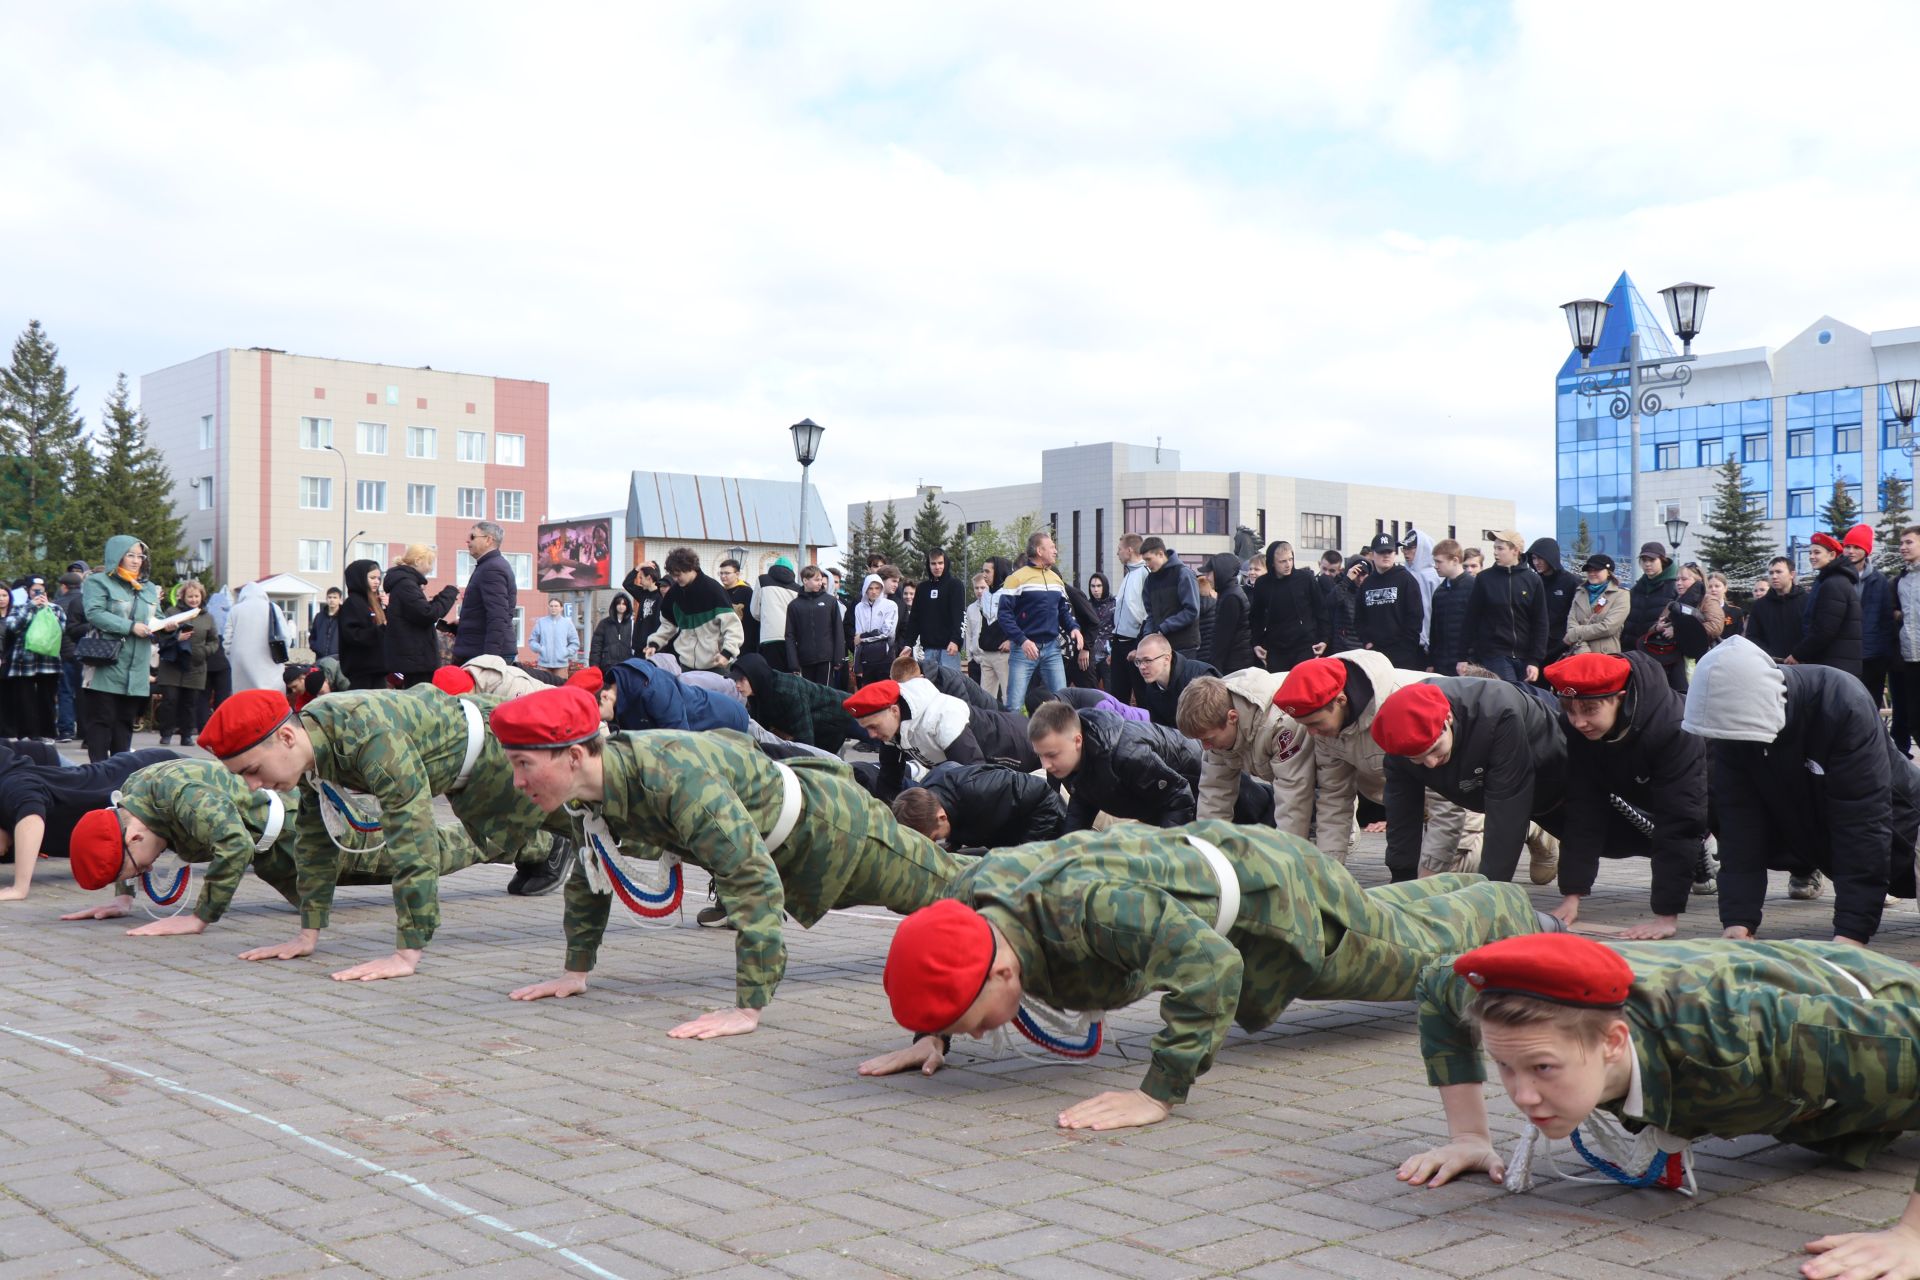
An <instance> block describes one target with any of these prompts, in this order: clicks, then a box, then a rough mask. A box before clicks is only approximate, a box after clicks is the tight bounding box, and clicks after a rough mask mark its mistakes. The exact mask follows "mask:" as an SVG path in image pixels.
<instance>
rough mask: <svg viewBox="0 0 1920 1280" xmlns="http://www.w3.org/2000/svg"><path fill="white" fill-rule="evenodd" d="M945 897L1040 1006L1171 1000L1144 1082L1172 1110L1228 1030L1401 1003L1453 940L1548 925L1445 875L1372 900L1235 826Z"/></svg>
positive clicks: (1043, 855) (1165, 837) (968, 885)
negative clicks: (977, 917) (1231, 872)
mask: <svg viewBox="0 0 1920 1280" xmlns="http://www.w3.org/2000/svg"><path fill="white" fill-rule="evenodd" d="M1189 832H1190V833H1192V834H1193V835H1196V836H1198V837H1199V838H1201V839H1202V840H1205V841H1207V842H1209V843H1210V844H1213V845H1215V846H1216V847H1218V848H1219V849H1220V851H1221V852H1222V853H1224V854H1225V855H1226V857H1227V859H1228V861H1230V862H1231V863H1232V864H1233V866H1234V869H1235V871H1236V873H1237V875H1238V878H1239V881H1240V908H1239V913H1238V915H1237V918H1236V920H1235V922H1234V923H1233V924H1232V925H1231V926H1230V927H1229V928H1228V929H1227V931H1226V935H1225V936H1224V937H1223V936H1221V935H1220V934H1219V933H1217V932H1215V930H1214V928H1213V924H1214V920H1215V915H1216V913H1217V911H1218V909H1219V900H1220V888H1219V884H1218V882H1217V881H1216V880H1215V879H1214V874H1213V870H1212V868H1211V866H1210V865H1209V864H1208V862H1207V861H1206V859H1205V858H1204V857H1202V855H1201V854H1200V853H1199V852H1198V851H1197V850H1195V849H1194V848H1193V847H1192V846H1191V845H1190V844H1188V843H1187V841H1186V838H1185V836H1186V833H1189ZM950 892H951V896H953V897H957V898H959V899H961V900H962V901H964V902H968V903H970V904H972V905H973V906H974V907H975V908H977V909H978V910H979V911H980V912H981V913H982V914H983V915H985V916H986V917H987V919H988V920H989V921H991V922H992V923H993V925H994V926H995V927H996V928H998V929H999V930H1000V932H1001V933H1002V934H1004V935H1005V936H1006V938H1007V942H1008V944H1009V945H1010V946H1011V947H1012V948H1013V950H1014V953H1015V954H1016V955H1017V956H1018V957H1019V959H1020V966H1021V982H1022V985H1023V987H1024V989H1025V991H1026V992H1027V993H1028V994H1030V995H1032V996H1034V997H1035V998H1037V999H1039V1000H1041V1001H1044V1002H1045V1003H1047V1004H1050V1005H1053V1006H1055V1007H1057V1008H1062V1009H1069V1010H1082V1011H1093V1010H1108V1009H1120V1008H1124V1007H1125V1006H1127V1005H1129V1004H1132V1003H1133V1002H1134V1001H1136V1000H1139V999H1141V998H1142V997H1144V996H1145V995H1147V994H1148V993H1149V992H1152V991H1159V992H1163V993H1164V994H1163V995H1162V997H1161V1001H1160V1016H1161V1019H1162V1020H1163V1021H1164V1022H1165V1024H1166V1025H1165V1027H1164V1029H1163V1030H1161V1031H1160V1033H1159V1034H1157V1035H1156V1036H1154V1038H1153V1044H1152V1057H1153V1063H1152V1066H1151V1067H1150V1068H1149V1069H1148V1071H1147V1076H1146V1079H1145V1081H1144V1082H1143V1083H1142V1085H1141V1088H1142V1089H1143V1090H1144V1091H1145V1092H1146V1093H1148V1094H1149V1095H1150V1096H1152V1097H1155V1098H1158V1099H1160V1100H1161V1101H1163V1102H1182V1101H1185V1099H1186V1096H1187V1092H1188V1090H1189V1089H1190V1088H1191V1087H1192V1085H1193V1082H1194V1080H1196V1079H1197V1078H1198V1077H1199V1076H1200V1075H1201V1074H1202V1073H1203V1072H1205V1071H1206V1070H1207V1068H1208V1067H1210V1066H1211V1065H1212V1063H1213V1059H1214V1055H1215V1054H1216V1053H1217V1052H1218V1051H1219V1048H1220V1044H1221V1042H1222V1041H1223V1040H1224V1039H1225V1037H1226V1032H1227V1025H1228V1023H1230V1022H1238V1023H1239V1024H1240V1025H1241V1026H1243V1027H1246V1028H1247V1029H1249V1030H1257V1029H1258V1028H1260V1027H1264V1026H1267V1025H1269V1024H1270V1023H1272V1022H1273V1020H1274V1019H1275V1018H1277V1017H1278V1016H1279V1015H1280V1013H1281V1011H1282V1010H1284V1009H1285V1008H1286V1006H1287V1005H1288V1004H1289V1003H1291V1002H1292V1001H1293V1000H1295V999H1298V998H1300V997H1303V996H1307V997H1315V998H1322V999H1342V1000H1405V999H1407V998H1408V997H1410V996H1411V995H1412V993H1413V985H1414V980H1415V979H1416V978H1417V977H1418V975H1419V973H1420V971H1421V969H1422V968H1423V967H1424V966H1425V965H1427V964H1428V963H1430V962H1431V961H1433V960H1435V959H1437V958H1438V957H1440V956H1443V955H1453V954H1457V953H1458V951H1459V950H1460V949H1461V948H1460V947H1459V945H1458V944H1459V943H1460V942H1462V941H1464V940H1466V939H1469V938H1472V939H1480V940H1488V941H1490V940H1492V939H1493V938H1499V937H1507V936H1510V935H1512V934H1517V933H1531V932H1534V931H1536V930H1537V929H1538V928H1539V923H1538V919H1537V917H1536V916H1535V915H1534V912H1533V908H1532V904H1531V903H1530V902H1529V900H1528V898H1527V894H1526V891H1525V890H1523V889H1521V888H1519V886H1517V885H1509V884H1501V885H1496V884H1487V883H1484V882H1482V881H1481V879H1480V877H1478V876H1460V875H1446V876H1433V877H1429V878H1428V879H1426V880H1422V881H1417V882H1410V883H1409V884H1407V885H1391V886H1387V887H1386V888H1384V889H1381V890H1376V891H1374V892H1372V893H1368V892H1366V891H1364V890H1363V889H1361V887H1360V885H1359V883H1358V882H1356V881H1355V880H1354V879H1353V877H1352V876H1351V875H1349V874H1348V873H1347V870H1346V868H1345V867H1343V866H1341V865H1340V864H1339V863H1338V862H1336V861H1334V860H1333V859H1332V858H1329V857H1327V856H1326V855H1325V854H1323V853H1321V852H1320V851H1319V850H1318V849H1315V848H1314V847H1313V846H1312V845H1310V844H1308V843H1307V842H1306V841H1304V840H1301V839H1299V838H1298V837H1295V836H1290V835H1287V834H1284V833H1282V832H1278V831H1271V830H1264V829H1261V828H1257V827H1248V826H1237V825H1235V824H1233V823H1228V822H1196V823H1194V824H1192V825H1191V826H1187V827H1181V828H1175V829H1173V830H1167V831H1145V830H1141V829H1139V828H1135V827H1125V828H1116V829H1114V830H1111V831H1107V832H1104V833H1095V832H1080V833H1077V834H1075V835H1071V836H1068V837H1066V838H1065V839H1062V840H1056V841H1053V842H1051V843H1047V844H1037V845H1024V846H1021V847H1019V848H1016V849H1007V850H1001V851H998V852H995V853H990V854H988V855H986V856H985V857H983V858H981V859H980V860H979V861H978V862H977V863H975V864H974V865H973V866H972V867H971V868H970V869H968V870H966V871H964V872H963V873H962V874H961V875H960V877H959V879H958V880H956V881H955V882H954V884H953V886H952V889H951V891H950ZM1414 904H1418V905H1417V906H1416V905H1414ZM1475 945H1478V942H1477V941H1476V942H1472V943H1469V944H1468V946H1469V947H1471V946H1475Z"/></svg>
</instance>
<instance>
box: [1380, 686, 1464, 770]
mask: <svg viewBox="0 0 1920 1280" xmlns="http://www.w3.org/2000/svg"><path fill="white" fill-rule="evenodd" d="M1452 714H1453V707H1452V705H1451V704H1450V703H1448V701H1447V695H1446V694H1445V693H1443V692H1441V690H1440V688H1439V686H1438V685H1436V684H1434V683H1433V681H1431V680H1421V681H1418V682H1416V683H1414V684H1410V685H1407V686H1406V687H1405V688H1402V689H1397V690H1395V691H1394V692H1393V693H1391V694H1389V695H1388V696H1387V699H1386V701H1384V702H1382V703H1381V704H1380V709H1379V710H1378V711H1376V712H1374V713H1373V727H1372V728H1371V729H1370V730H1369V732H1370V733H1372V734H1373V740H1374V741H1375V742H1377V743H1379V744H1380V749H1381V750H1382V751H1384V752H1386V753H1387V754H1388V755H1390V756H1423V755H1425V754H1426V753H1427V752H1428V751H1431V750H1432V749H1433V744H1434V743H1436V742H1438V741H1440V735H1441V733H1442V732H1444V731H1445V730H1446V727H1447V717H1448V716H1450V715H1452Z"/></svg>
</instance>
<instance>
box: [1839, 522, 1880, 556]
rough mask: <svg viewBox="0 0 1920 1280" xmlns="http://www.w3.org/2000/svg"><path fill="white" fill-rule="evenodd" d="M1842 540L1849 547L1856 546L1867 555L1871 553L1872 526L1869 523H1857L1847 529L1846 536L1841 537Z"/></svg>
mask: <svg viewBox="0 0 1920 1280" xmlns="http://www.w3.org/2000/svg"><path fill="white" fill-rule="evenodd" d="M1842 541H1843V542H1845V543H1846V544H1847V545H1848V546H1850V547H1858V548H1860V549H1861V550H1862V551H1864V552H1866V553H1867V554H1868V555H1872V554H1873V526H1872V525H1870V524H1857V525H1855V526H1853V528H1851V529H1849V530H1847V536H1846V537H1845V538H1844V539H1842Z"/></svg>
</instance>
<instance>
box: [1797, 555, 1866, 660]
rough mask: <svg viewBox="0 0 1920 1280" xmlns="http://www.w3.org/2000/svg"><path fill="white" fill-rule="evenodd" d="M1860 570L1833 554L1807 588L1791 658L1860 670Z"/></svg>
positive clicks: (1842, 557)
mask: <svg viewBox="0 0 1920 1280" xmlns="http://www.w3.org/2000/svg"><path fill="white" fill-rule="evenodd" d="M1859 584H1860V572H1859V570H1857V569H1855V568H1854V567H1853V566H1852V565H1850V564H1848V563H1847V559H1846V557H1845V556H1835V557H1834V558H1833V559H1832V560H1831V561H1829V562H1828V563H1827V567H1826V568H1824V569H1822V570H1821V571H1820V576H1819V577H1817V578H1815V579H1814V580H1813V587H1812V588H1811V589H1810V590H1809V591H1808V592H1807V603H1806V623H1805V625H1804V627H1803V629H1802V631H1801V634H1800V643H1799V644H1796V645H1795V646H1793V660H1794V661H1795V662H1798V663H1799V664H1800V665H1802V666H1809V665H1814V666H1822V667H1833V668H1835V669H1837V670H1840V671H1844V672H1846V673H1847V674H1848V675H1854V676H1857V675H1859V674H1860V585H1859Z"/></svg>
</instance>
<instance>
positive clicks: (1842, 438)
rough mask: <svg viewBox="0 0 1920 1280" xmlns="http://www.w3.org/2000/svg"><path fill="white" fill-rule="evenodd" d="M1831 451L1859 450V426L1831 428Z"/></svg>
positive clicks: (1847, 451)
mask: <svg viewBox="0 0 1920 1280" xmlns="http://www.w3.org/2000/svg"><path fill="white" fill-rule="evenodd" d="M1833 451H1834V452H1835V453H1858V452H1860V428H1859V427H1858V426H1852V427H1835V428H1834V429H1833Z"/></svg>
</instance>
